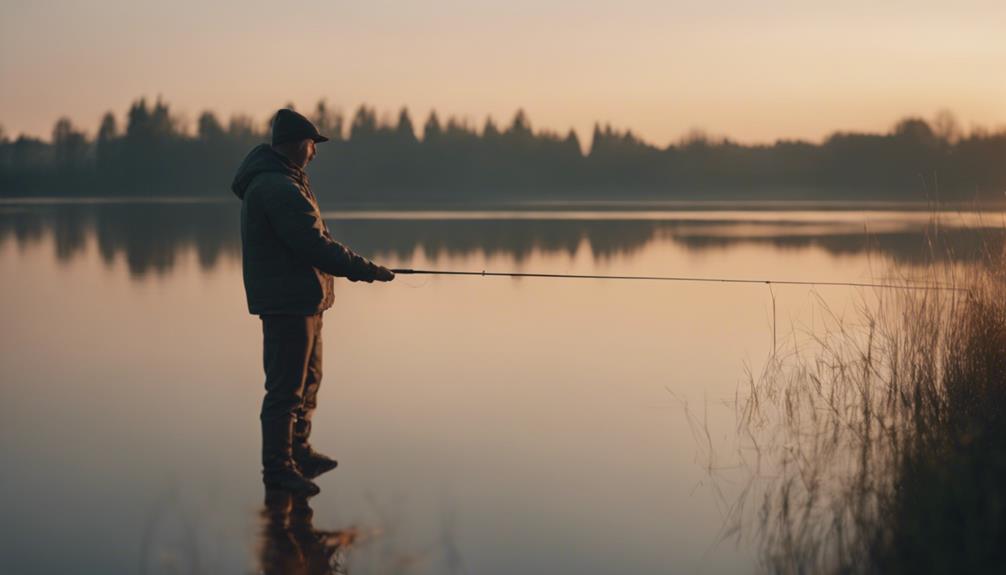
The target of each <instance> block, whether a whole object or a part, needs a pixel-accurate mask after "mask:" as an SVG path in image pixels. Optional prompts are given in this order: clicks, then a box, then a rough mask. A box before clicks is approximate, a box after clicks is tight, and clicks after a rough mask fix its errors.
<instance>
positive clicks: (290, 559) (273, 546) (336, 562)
mask: <svg viewBox="0 0 1006 575" xmlns="http://www.w3.org/2000/svg"><path fill="white" fill-rule="evenodd" d="M262 519H263V527H262V533H261V536H262V539H261V544H260V551H259V572H260V573H264V574H266V575H334V574H345V573H348V571H347V569H346V566H345V563H346V560H345V555H346V552H347V551H348V550H349V548H350V547H351V546H352V545H353V543H355V542H356V540H357V538H358V533H357V531H356V530H355V529H352V528H350V529H344V530H339V531H325V530H321V529H316V528H315V527H314V510H313V509H311V505H310V503H308V500H307V498H305V497H300V496H294V495H291V494H290V493H288V492H286V491H274V490H267V491H266V493H265V507H264V508H263V509H262Z"/></svg>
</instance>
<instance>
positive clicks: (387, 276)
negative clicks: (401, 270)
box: [374, 266, 395, 282]
mask: <svg viewBox="0 0 1006 575" xmlns="http://www.w3.org/2000/svg"><path fill="white" fill-rule="evenodd" d="M374 279H375V280H377V281H379V282H390V281H391V280H393V279H395V273H394V272H392V271H391V270H389V269H388V268H386V267H384V266H377V272H376V273H375V274H374Z"/></svg>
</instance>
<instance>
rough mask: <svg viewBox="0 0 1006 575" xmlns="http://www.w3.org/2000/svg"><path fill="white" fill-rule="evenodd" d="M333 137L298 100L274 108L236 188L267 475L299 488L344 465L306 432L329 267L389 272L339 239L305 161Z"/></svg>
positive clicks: (274, 485)
mask: <svg viewBox="0 0 1006 575" xmlns="http://www.w3.org/2000/svg"><path fill="white" fill-rule="evenodd" d="M327 140H328V138H326V137H324V136H322V135H321V134H319V133H318V130H317V128H315V127H314V125H313V124H312V123H311V122H310V121H309V120H308V119H307V118H305V117H304V116H301V115H300V114H298V113H296V112H294V111H293V110H287V109H283V110H280V111H279V112H277V113H276V117H275V119H274V120H273V127H272V145H267V144H262V145H260V146H258V147H256V148H255V149H253V150H252V151H251V152H250V153H249V154H248V156H247V157H246V158H245V159H244V161H243V162H242V163H241V167H240V168H238V173H237V175H236V176H235V177H234V182H233V184H231V189H232V190H233V191H234V193H235V194H236V195H237V197H238V198H241V247H242V264H243V268H244V285H245V294H246V296H247V298H248V310H249V311H250V312H251V313H253V314H255V315H258V316H260V317H261V318H262V334H263V339H264V346H263V355H264V365H265V389H266V393H265V399H264V400H263V402H262V413H261V421H262V480H263V482H264V483H265V485H266V487H267V488H270V489H283V490H286V491H290V492H293V493H297V494H301V495H314V494H316V493H318V492H319V491H320V490H319V489H318V486H317V485H315V484H314V482H313V481H311V479H313V478H315V477H317V476H319V475H321V474H322V473H325V472H326V471H330V470H332V469H334V468H335V466H336V465H337V463H336V461H335V460H334V459H331V458H329V457H327V456H325V455H322V454H321V453H318V452H317V451H315V450H314V449H313V448H312V447H311V445H310V443H309V442H308V439H309V437H310V435H311V415H312V413H313V412H314V410H315V408H316V407H317V405H318V404H317V398H318V387H319V385H320V384H321V326H322V313H323V312H324V311H325V310H326V309H328V308H330V307H332V302H333V294H332V276H339V277H345V278H348V279H350V280H351V281H365V282H368V283H369V282H373V281H382V282H386V281H391V280H393V279H394V278H395V275H394V274H393V273H391V271H389V270H388V269H387V268H384V267H382V266H379V265H376V264H374V263H371V262H370V261H367V260H366V259H364V258H362V257H360V256H358V255H356V254H355V253H353V252H352V251H350V250H349V249H347V248H346V247H344V246H343V245H341V244H339V243H338V242H336V241H335V240H333V239H332V236H331V235H330V234H329V232H328V227H327V226H326V225H325V222H324V220H322V218H321V211H320V210H319V208H318V202H317V201H316V200H315V197H314V194H312V193H311V184H310V182H309V181H308V179H307V174H305V173H304V168H305V167H307V164H308V163H309V162H310V161H311V160H312V159H313V158H314V156H315V144H316V143H320V142H325V141H327Z"/></svg>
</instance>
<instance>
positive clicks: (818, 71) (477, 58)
mask: <svg viewBox="0 0 1006 575" xmlns="http://www.w3.org/2000/svg"><path fill="white" fill-rule="evenodd" d="M1003 30H1006V2H1004V1H1002V0H957V1H955V2H949V1H946V0H913V1H903V0H869V1H865V0H843V1H837V0H829V1H827V2H823V1H818V0H800V1H796V0H708V1H704V2H697V1H692V2H679V1H674V0H662V1H655V0H654V1H651V0H620V1H618V2H613V1H612V2H600V1H594V0H551V1H549V0H534V1H531V0H505V1H494V2H488V1H482V0H468V1H454V2H448V1H443V0H424V1H418V0H417V1H399V2H391V1H388V0H366V1H360V0H354V1H352V2H348V1H347V2H344V1H341V0H309V1H297V0H290V1H289V2H284V3H279V2H275V1H271V2H266V1H260V0H242V1H235V2H230V1H227V2H223V1H215V2H214V1H211V0H174V1H172V2H163V1H162V2H148V1H146V0H88V1H78V0H0V126H3V129H4V131H5V132H6V133H7V134H8V135H16V134H20V133H27V134H31V135H36V136H41V137H44V138H46V139H47V138H48V137H49V134H50V132H51V130H52V125H53V123H54V122H55V121H56V119H57V118H59V117H60V116H63V115H65V116H68V117H70V118H71V119H72V120H73V121H74V123H75V124H77V125H79V126H80V127H82V128H84V129H85V130H87V131H89V132H90V133H91V134H92V135H93V132H94V130H95V129H96V127H97V124H98V121H99V120H100V117H101V115H102V114H103V113H104V112H106V111H109V110H111V111H113V112H114V113H116V115H118V116H119V117H120V118H121V117H122V115H123V114H124V112H125V110H126V109H127V108H128V106H129V105H130V103H131V102H133V101H134V100H136V99H137V98H139V97H141V96H146V97H147V98H148V99H155V98H157V97H158V96H161V97H163V99H164V100H165V101H166V102H168V103H169V104H170V105H171V107H172V110H173V111H174V112H175V113H177V114H179V115H180V116H181V117H182V118H183V119H186V120H187V121H188V123H189V124H190V125H193V124H194V121H195V119H196V118H197V117H198V115H199V113H200V112H202V111H203V110H207V109H208V110H212V111H214V112H215V113H217V114H218V115H219V116H221V117H222V118H224V119H226V118H228V117H229V116H231V115H232V114H236V113H244V114H250V115H252V116H253V117H255V118H257V119H262V120H263V121H264V120H265V118H266V117H267V116H268V115H269V114H270V113H271V112H272V111H274V110H275V109H276V108H278V107H281V106H283V105H285V104H286V103H288V102H292V103H294V104H295V105H296V106H297V107H298V109H306V108H313V107H314V105H315V103H316V102H317V101H318V100H319V99H321V98H325V99H326V100H327V101H328V103H329V104H330V105H331V106H333V107H335V108H336V109H340V110H342V111H343V112H344V113H346V114H347V115H349V114H351V113H352V112H353V111H354V110H355V109H356V108H357V107H358V106H359V105H360V104H361V103H366V104H368V105H371V106H375V107H376V108H377V109H378V111H379V113H380V114H386V115H387V116H388V117H389V118H394V117H395V116H397V111H398V110H399V109H400V108H401V107H402V106H407V107H408V108H409V110H410V112H411V113H412V116H413V119H414V121H416V123H421V122H422V121H423V120H424V119H425V117H426V116H427V114H428V113H429V111H430V110H431V109H436V110H437V112H438V114H440V115H441V117H445V116H450V115H454V116H458V117H460V118H465V119H467V120H469V121H470V122H471V123H473V124H474V125H477V126H481V125H482V124H483V122H484V121H485V118H486V117H487V116H492V117H493V118H494V119H495V120H497V123H503V124H506V123H508V122H509V121H510V119H511V118H512V117H513V114H514V112H515V111H516V110H517V109H518V108H523V109H524V110H525V111H526V112H527V114H528V115H529V117H530V119H531V122H532V125H533V126H534V127H535V128H536V129H549V130H553V131H558V132H566V131H567V130H569V129H570V128H573V129H575V130H577V132H578V133H579V135H580V137H581V139H582V140H587V139H589V136H590V133H591V131H592V127H593V125H594V123H595V122H601V123H610V124H611V125H613V126H615V127H618V128H623V129H624V128H629V129H632V130H633V132H634V133H636V134H638V135H640V136H642V137H643V138H644V139H646V140H648V141H651V142H653V143H656V144H658V145H665V144H667V143H670V142H673V141H676V140H678V139H680V138H681V137H682V136H684V135H685V134H686V133H688V132H689V131H690V130H693V129H701V130H704V131H705V132H707V133H710V134H712V135H714V136H728V137H731V138H733V139H736V140H739V141H742V142H750V143H754V142H771V141H774V140H776V139H780V138H800V139H809V140H815V141H817V140H820V139H821V138H823V137H824V136H826V135H827V134H829V133H831V132H833V131H836V130H843V131H851V130H858V131H886V130H888V129H889V128H890V127H891V126H892V125H893V124H894V123H895V122H896V121H897V120H898V119H900V118H902V117H905V116H908V115H915V116H922V117H926V118H932V117H933V116H935V114H936V113H937V112H939V111H940V110H944V109H946V110H951V111H952V112H954V113H955V114H956V116H957V117H958V119H959V120H960V122H961V124H962V125H963V126H964V127H965V128H968V127H971V126H976V125H980V126H986V127H990V128H1000V127H1003V126H1006V67H1004V64H1006V35H1004V34H1003Z"/></svg>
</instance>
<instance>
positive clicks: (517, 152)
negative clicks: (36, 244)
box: [0, 99, 1006, 204]
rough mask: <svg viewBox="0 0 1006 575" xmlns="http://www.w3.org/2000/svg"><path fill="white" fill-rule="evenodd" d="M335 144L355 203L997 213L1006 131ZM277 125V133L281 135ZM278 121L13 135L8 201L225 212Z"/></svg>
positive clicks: (387, 137)
mask: <svg viewBox="0 0 1006 575" xmlns="http://www.w3.org/2000/svg"><path fill="white" fill-rule="evenodd" d="M307 115H308V116H309V117H310V118H311V119H312V121H314V122H315V123H316V124H317V125H318V127H319V129H320V130H321V132H322V133H324V134H326V135H329V136H330V137H331V138H332V141H331V142H330V143H327V144H324V145H323V147H322V148H320V153H319V155H318V157H317V159H316V160H315V162H314V163H313V164H312V166H311V167H310V168H309V173H310V174H311V177H312V179H313V181H314V183H315V186H316V188H318V190H319V192H321V193H322V194H324V195H325V196H328V197H337V198H339V199H343V200H349V201H375V202H385V201H386V202H397V203H402V202H407V203H416V204H419V203H423V202H426V201H452V202H455V201H456V202H492V201H506V200H524V199H555V200H561V199H604V200H619V199H746V200H758V199H790V198H792V199H863V198H877V199H889V200H962V201H972V200H998V199H1001V197H1002V195H1003V192H1004V191H1006V130H1004V131H998V132H991V131H987V130H981V129H976V130H973V131H971V132H970V133H968V134H965V133H963V132H962V130H960V128H959V127H958V125H957V123H956V121H955V120H954V119H953V116H952V115H950V114H949V113H941V114H940V115H938V116H937V118H936V119H934V120H933V121H931V122H928V121H926V120H923V119H921V118H906V119H904V120H902V121H900V122H898V123H897V124H896V125H895V126H894V127H893V129H891V130H890V131H889V132H888V133H884V134H870V133H847V132H837V133H834V134H832V135H831V136H829V137H828V138H826V139H825V140H824V141H823V142H822V143H820V144H816V143H811V142H806V141H795V140H780V141H777V142H775V143H773V144H767V145H745V144H740V143H737V142H734V141H731V140H729V139H723V138H711V137H708V136H706V135H704V134H702V133H699V132H693V133H691V134H689V135H688V136H686V137H685V138H683V139H682V140H681V141H680V142H676V143H673V144H671V145H668V146H666V147H663V148H660V147H657V146H654V145H652V144H650V143H647V142H645V141H643V140H642V139H640V138H639V137H637V136H636V135H634V134H633V133H632V132H631V131H628V130H627V131H621V130H616V129H612V128H611V127H610V126H603V127H602V126H600V125H597V126H595V128H594V133H593V135H592V138H591V141H590V146H589V149H587V151H586V153H585V152H584V151H583V146H581V142H580V140H579V137H578V136H577V134H576V132H574V131H572V130H570V131H569V132H568V133H567V134H565V135H562V134H558V133H555V132H550V131H547V130H537V131H536V130H534V129H532V126H531V122H530V120H529V119H528V117H527V115H526V114H525V113H524V112H523V111H518V112H517V113H516V114H515V115H514V117H513V119H512V120H511V121H510V122H509V123H508V124H506V125H497V124H496V123H495V122H494V121H493V120H492V119H491V118H490V119H488V120H486V122H485V124H484V125H483V126H482V127H481V128H476V127H474V126H472V125H471V124H470V123H469V122H467V121H464V120H459V119H456V118H448V119H446V120H442V119H441V118H440V117H439V116H438V115H437V113H436V112H432V113H431V114H430V115H429V116H428V117H427V118H426V120H425V121H424V122H423V123H422V126H421V127H419V128H417V127H416V126H415V125H414V123H413V120H412V117H411V116H410V114H409V112H408V110H406V109H402V110H401V112H400V113H399V114H398V117H397V119H394V120H392V119H386V120H385V119H379V118H378V114H377V111H376V110H375V109H374V108H372V107H368V106H365V105H364V106H361V107H360V108H359V109H357V110H356V112H355V113H354V114H353V115H352V117H351V118H349V119H348V121H347V119H346V118H344V117H343V116H342V115H341V114H340V113H338V112H335V111H333V110H331V109H330V108H329V107H328V106H327V104H326V103H325V101H321V102H319V103H318V104H317V106H316V107H315V109H314V110H313V111H311V112H310V113H309V114H307ZM270 121H271V120H270ZM270 121H265V122H256V121H254V120H253V119H251V118H249V117H248V116H241V115H238V116H234V117H232V118H230V119H229V121H227V122H226V124H225V123H224V122H223V121H221V120H220V119H219V118H218V117H217V116H216V115H215V114H214V113H213V112H209V111H206V112H203V113H202V114H201V115H200V116H199V117H198V119H197V121H196V126H195V130H194V133H193V132H192V131H190V130H188V129H186V126H184V125H183V123H182V122H180V120H179V119H178V118H177V117H176V116H175V115H173V114H172V113H171V111H170V109H169V106H168V105H167V104H166V103H165V102H163V101H161V100H160V99H159V100H157V101H156V102H154V103H153V104H151V103H149V102H148V101H147V100H146V99H140V100H138V101H136V102H134V103H133V104H132V105H131V106H130V108H129V110H128V112H127V114H126V116H125V118H124V119H123V120H122V121H121V122H120V120H119V119H118V118H117V117H116V116H115V115H114V114H113V113H112V112H108V113H107V114H105V116H104V117H103V118H102V120H101V123H100V126H99V128H98V130H97V133H96V134H95V135H94V136H93V137H90V136H89V135H88V134H86V133H84V132H83V131H81V130H79V129H78V128H76V127H75V126H74V125H73V123H72V122H71V120H70V119H68V118H60V119H59V120H58V121H57V122H56V124H55V125H54V127H53V131H52V137H51V139H50V140H49V141H44V140H41V139H38V138H32V137H28V136H23V135H22V136H20V137H18V138H16V139H13V140H12V139H11V138H10V137H8V136H7V135H6V134H5V133H4V132H3V130H2V128H0V195H2V196H7V197H12V196H41V195H59V196H94V195H101V196H136V197H142V196H185V197H193V196H195V197H226V194H228V193H229V192H228V187H229V184H230V180H231V177H232V176H233V173H234V171H235V169H236V167H237V165H238V163H239V162H240V160H241V159H242V158H243V156H244V154H245V153H247V151H248V150H249V149H250V148H251V147H253V146H254V145H256V144H258V143H261V142H264V141H267V139H268V134H269V126H270Z"/></svg>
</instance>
